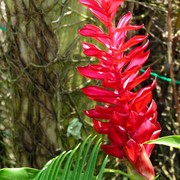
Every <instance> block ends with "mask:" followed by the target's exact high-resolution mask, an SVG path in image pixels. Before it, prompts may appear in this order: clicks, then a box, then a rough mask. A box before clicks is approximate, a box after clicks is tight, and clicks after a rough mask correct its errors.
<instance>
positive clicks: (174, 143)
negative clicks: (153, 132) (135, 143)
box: [145, 135, 180, 149]
mask: <svg viewBox="0 0 180 180" xmlns="http://www.w3.org/2000/svg"><path fill="white" fill-rule="evenodd" d="M145 144H162V145H165V146H171V147H174V148H178V149H180V135H172V136H165V137H161V138H158V139H155V140H151V141H147V142H145Z"/></svg>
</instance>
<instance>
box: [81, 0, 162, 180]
mask: <svg viewBox="0 0 180 180" xmlns="http://www.w3.org/2000/svg"><path fill="white" fill-rule="evenodd" d="M122 2H123V0H80V3H82V4H83V5H85V6H87V7H88V8H89V10H90V11H91V12H92V13H93V14H94V15H95V16H96V17H97V18H98V19H99V20H100V21H101V22H102V23H103V24H104V25H105V27H106V28H107V30H108V33H107V34H106V33H104V32H103V30H101V29H100V28H99V27H97V26H94V25H91V24H86V25H85V26H84V27H83V28H82V29H81V30H80V31H79V33H80V34H81V35H83V36H87V37H91V38H93V39H95V40H97V41H98V42H100V43H101V44H102V45H104V46H105V48H106V50H101V49H100V48H98V47H97V46H95V45H93V44H90V43H83V49H84V54H86V55H87V56H93V57H96V58H98V59H99V62H98V64H90V65H87V66H85V67H78V71H79V73H80V74H81V75H83V76H85V77H88V78H91V79H95V80H100V82H101V85H100V86H89V87H85V88H83V89H82V91H83V93H84V94H85V95H86V96H88V97H89V98H90V99H92V100H95V101H97V102H101V104H104V105H97V106H96V107H95V108H94V109H91V110H87V111H85V114H86V115H87V116H89V117H91V118H92V119H93V123H94V129H95V131H96V132H98V133H100V134H107V135H108V139H109V142H110V144H103V145H102V146H101V148H102V149H103V150H104V151H105V152H106V153H107V154H111V155H113V156H115V157H118V158H119V159H125V160H128V161H129V162H130V164H131V165H132V166H133V168H134V169H135V170H136V171H137V172H138V173H139V174H141V175H142V176H143V177H144V179H148V180H151V179H153V178H154V168H153V166H152V164H151V162H150V160H149V157H150V155H151V152H152V149H153V147H154V145H152V144H151V145H149V144H143V143H144V142H146V141H148V140H152V139H156V138H158V136H159V134H160V132H161V128H160V125H159V123H158V122H157V106H156V103H155V101H154V100H153V99H152V90H153V88H154V87H155V85H156V81H155V80H154V82H153V83H152V84H151V85H149V86H147V87H144V88H141V89H140V90H139V91H135V88H136V86H137V85H139V84H140V83H141V82H143V81H144V80H146V79H147V78H148V77H149V75H150V69H147V70H146V71H145V72H144V73H143V74H139V70H140V68H141V67H142V65H143V64H144V63H145V62H146V61H147V59H148V56H149V50H147V51H146V48H147V46H148V43H149V42H148V41H147V42H146V43H145V44H142V45H139V46H137V47H135V48H134V49H132V50H130V51H129V52H126V50H128V49H130V48H132V47H133V46H135V45H138V44H139V43H142V42H144V40H146V38H147V35H136V36H134V37H132V38H131V39H129V40H126V34H127V31H129V30H137V29H140V28H142V27H143V25H141V26H133V25H129V21H130V19H131V13H130V12H129V13H127V14H125V15H124V16H123V17H122V18H121V19H120V21H119V22H118V24H117V27H114V26H113V23H112V20H113V18H114V16H115V13H116V11H117V8H118V6H119V5H120V4H121V3H122Z"/></svg>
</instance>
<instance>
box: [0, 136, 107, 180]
mask: <svg viewBox="0 0 180 180" xmlns="http://www.w3.org/2000/svg"><path fill="white" fill-rule="evenodd" d="M95 138H96V136H94V137H92V138H90V136H89V137H87V138H86V139H85V140H84V142H83V143H82V144H79V145H78V146H76V147H75V148H74V149H73V150H72V151H68V152H63V153H62V154H60V155H59V156H57V157H55V158H53V159H51V160H50V161H48V162H47V163H46V164H45V165H44V167H43V168H42V169H41V170H37V169H33V168H26V167H24V168H4V169H0V180H55V179H59V180H70V179H71V180H95V179H97V178H98V180H101V179H102V176H103V173H104V169H105V165H106V161H107V157H106V158H105V159H104V161H103V163H102V166H101V167H100V168H99V169H100V171H99V174H98V176H97V177H96V176H95V168H96V162H97V159H98V153H99V148H100V145H101V140H100V139H99V140H98V141H97V142H96V143H95V144H94V143H93V142H94V140H95ZM93 144H94V145H93Z"/></svg>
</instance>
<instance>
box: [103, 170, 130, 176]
mask: <svg viewBox="0 0 180 180" xmlns="http://www.w3.org/2000/svg"><path fill="white" fill-rule="evenodd" d="M104 173H114V174H115V173H116V174H121V175H123V176H126V177H129V178H130V176H131V175H129V174H127V173H125V172H124V171H121V170H117V169H108V168H105V169H104Z"/></svg>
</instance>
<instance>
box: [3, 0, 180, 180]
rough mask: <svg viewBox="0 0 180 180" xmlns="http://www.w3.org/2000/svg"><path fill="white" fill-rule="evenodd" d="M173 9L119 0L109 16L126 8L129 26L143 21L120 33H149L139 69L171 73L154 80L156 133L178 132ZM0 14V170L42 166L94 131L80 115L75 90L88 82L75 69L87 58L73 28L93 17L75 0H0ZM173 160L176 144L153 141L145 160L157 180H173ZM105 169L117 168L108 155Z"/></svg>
mask: <svg viewBox="0 0 180 180" xmlns="http://www.w3.org/2000/svg"><path fill="white" fill-rule="evenodd" d="M171 3H172V7H171ZM179 7H180V2H179V1H178V0H174V1H172V2H171V0H141V1H134V0H127V1H126V2H125V3H124V4H123V7H121V8H120V9H119V11H118V13H117V16H116V21H118V20H119V19H120V17H121V16H122V15H123V14H125V13H126V12H127V11H131V12H132V13H133V20H132V24H142V23H144V25H145V26H144V29H143V30H141V31H138V32H131V33H129V34H128V37H131V36H132V35H133V34H134V33H139V34H145V33H148V34H149V39H150V46H149V47H150V49H151V56H150V58H149V61H148V62H147V64H146V65H145V66H144V69H146V68H147V67H148V66H150V67H151V69H152V71H153V72H154V73H157V74H158V75H160V76H164V77H170V78H172V83H169V82H166V81H165V80H161V79H157V87H156V89H155V90H154V92H153V93H154V98H155V100H156V102H157V104H158V120H159V122H160V123H161V126H162V129H163V131H162V134H161V136H165V135H172V134H179V129H180V103H179V101H180V85H179V84H176V83H175V81H174V80H180V8H179ZM0 13H1V14H0V41H1V43H0V59H1V61H0V167H1V168H2V167H20V166H29V167H35V168H42V166H43V165H44V164H45V162H47V161H48V160H49V159H50V158H52V157H54V156H55V155H58V154H59V153H61V152H63V151H64V150H69V149H72V148H74V147H75V146H76V145H77V144H78V143H79V142H81V141H82V140H83V139H84V138H85V137H87V136H88V135H89V134H94V131H93V128H92V124H91V120H90V119H89V118H87V117H85V116H84V114H83V112H82V111H83V110H85V109H89V108H90V107H92V106H93V102H90V101H89V100H88V99H87V98H86V97H85V96H83V95H82V93H81V91H80V88H82V87H84V86H86V85H87V84H90V83H94V82H91V81H90V80H89V81H87V80H85V79H83V78H82V77H81V76H80V75H79V74H78V73H77V71H76V66H80V65H83V64H87V63H88V62H89V61H95V59H89V58H87V57H84V55H83V54H82V49H81V45H80V43H81V42H82V41H84V40H85V38H84V37H80V36H79V35H78V33H77V31H78V29H79V28H80V27H82V26H83V24H85V23H93V24H96V25H99V21H98V20H96V19H95V18H94V17H92V16H91V14H90V13H89V12H88V11H87V9H86V8H84V7H82V6H81V5H80V4H79V3H77V1H75V0H59V1H54V0H48V1H46V0H0ZM170 22H172V23H170ZM101 26H102V25H101ZM86 41H90V40H89V39H87V40H86ZM153 78H154V77H153V76H152V77H151V78H150V79H149V80H148V81H147V82H145V84H146V83H147V84H149V83H150V82H151V81H152V79H153ZM145 84H144V85H145ZM104 156H105V155H104V154H103V153H101V155H100V157H99V163H101V161H102V159H103V158H104ZM179 157H180V152H179V151H178V150H176V149H172V148H169V147H164V146H156V148H155V149H154V151H153V154H152V157H151V159H152V163H153V165H154V166H155V170H156V173H157V174H159V175H160V179H162V180H166V179H167V180H175V179H179V178H180V177H179V174H180V164H179V163H180V162H179V161H178V159H179ZM107 167H111V168H112V167H113V168H116V169H118V168H120V169H124V167H123V166H122V165H119V162H118V160H117V159H114V158H111V160H109V161H108V163H107ZM105 178H106V179H109V178H112V176H110V175H108V174H106V176H105ZM114 178H116V179H121V178H122V177H120V176H118V175H117V177H114Z"/></svg>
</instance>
